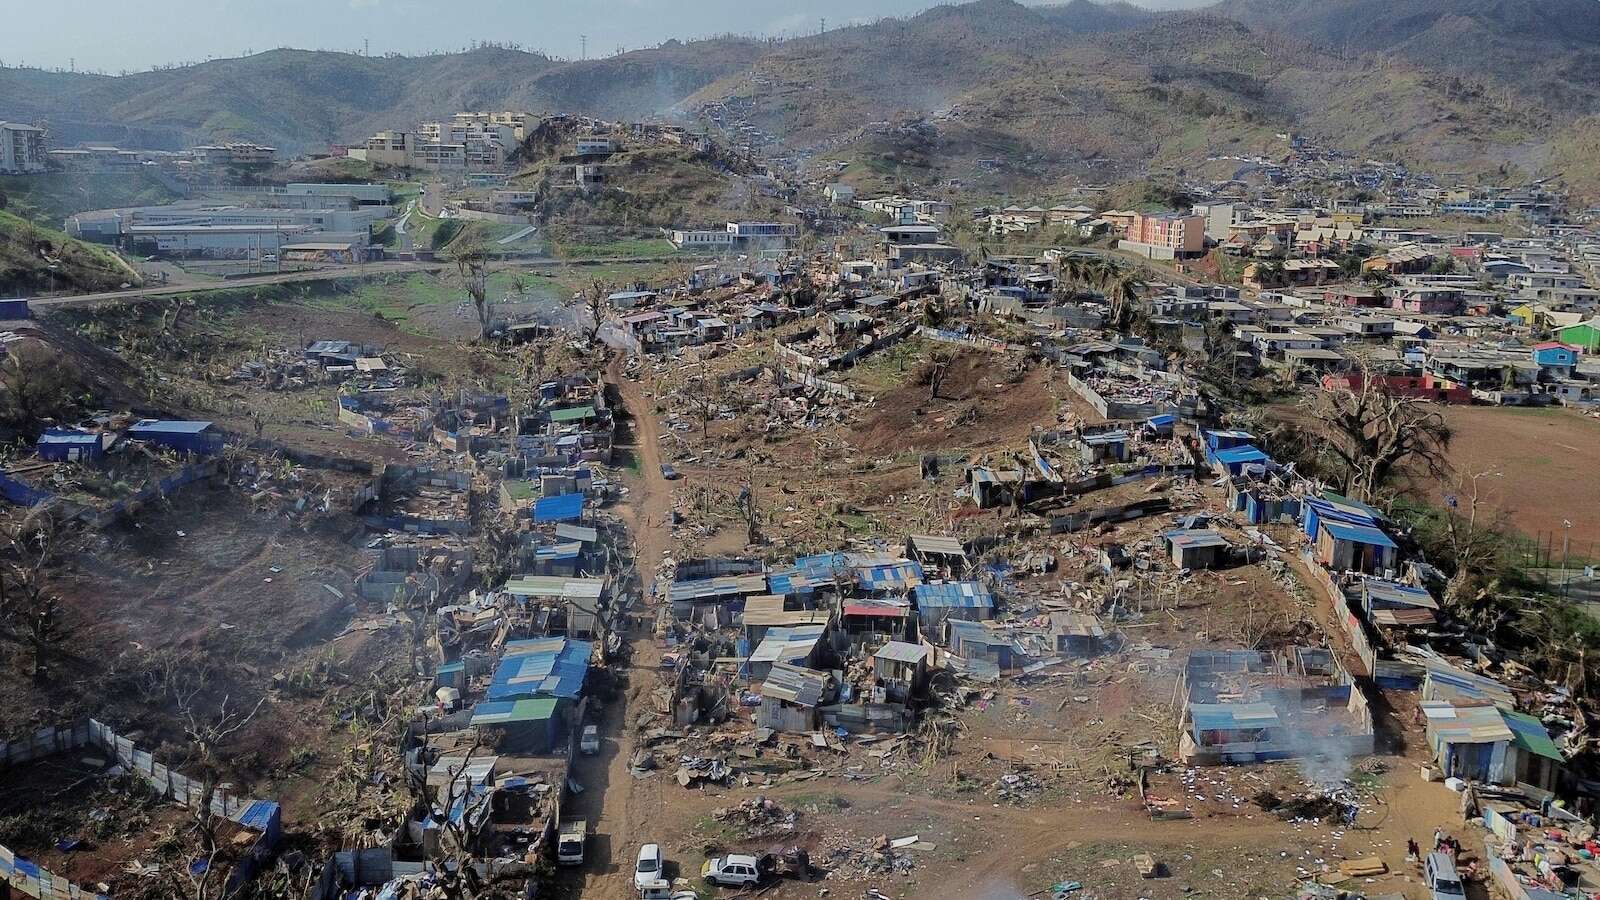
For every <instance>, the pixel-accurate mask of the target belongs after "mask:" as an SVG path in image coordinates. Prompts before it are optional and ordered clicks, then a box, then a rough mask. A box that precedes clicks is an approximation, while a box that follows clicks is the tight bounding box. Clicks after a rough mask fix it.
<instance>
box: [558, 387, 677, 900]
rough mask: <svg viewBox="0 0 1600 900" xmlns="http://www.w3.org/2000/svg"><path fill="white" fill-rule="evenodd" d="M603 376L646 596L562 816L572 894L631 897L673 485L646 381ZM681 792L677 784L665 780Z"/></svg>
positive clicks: (647, 797) (651, 837) (649, 798)
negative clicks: (582, 835)
mask: <svg viewBox="0 0 1600 900" xmlns="http://www.w3.org/2000/svg"><path fill="white" fill-rule="evenodd" d="M606 375H607V380H608V381H610V382H611V383H612V384H614V385H616V388H617V393H618V395H619V396H620V397H621V399H622V405H623V407H624V408H625V409H626V410H627V412H628V415H629V419H630V425H629V430H630V432H631V436H632V446H631V447H628V448H627V449H628V450H629V451H630V452H632V454H633V456H634V459H635V460H637V462H638V465H639V474H638V476H637V477H634V478H630V479H628V489H629V494H628V499H627V503H625V504H623V505H622V506H621V507H619V509H618V513H619V514H620V515H621V516H622V518H623V520H624V521H625V522H627V524H628V526H629V528H630V530H631V531H632V533H633V539H634V556H635V560H636V561H637V566H638V571H639V577H640V580H641V586H642V587H643V588H644V592H645V594H644V600H643V603H642V605H641V606H639V607H636V608H635V615H634V623H633V625H632V626H631V627H630V628H629V629H628V630H627V631H625V632H624V634H625V636H626V638H627V639H628V641H629V645H630V647H631V651H632V652H631V662H630V667H629V668H630V669H631V671H630V672H629V673H628V679H627V686H626V689H625V692H624V694H623V697H622V698H619V700H617V701H615V702H613V703H611V704H610V705H609V706H608V708H607V709H606V711H605V715H604V717H603V719H602V726H601V727H602V732H603V735H602V736H603V738H604V741H603V747H604V749H603V750H602V752H601V753H600V755H599V756H595V757H589V758H580V759H579V761H578V763H577V764H576V766H575V769H574V772H575V777H576V778H577V780H578V782H579V783H580V784H582V785H583V786H584V789H585V790H584V793H583V794H581V795H579V796H578V797H576V798H573V799H572V800H571V801H569V802H568V805H567V812H566V814H567V816H568V817H569V818H570V817H583V818H586V819H587V820H588V822H589V827H590V830H591V831H592V833H593V835H594V836H593V837H592V838H591V839H590V852H589V859H588V861H587V863H586V864H585V865H584V867H583V872H582V873H581V874H577V875H574V876H573V877H572V878H571V879H570V880H569V882H568V887H569V888H570V889H571V890H570V893H571V895H572V896H577V895H578V894H577V892H578V891H580V890H581V895H582V896H583V897H584V898H585V900H587V898H591V897H593V898H614V900H628V898H634V897H637V896H638V895H637V893H636V892H635V891H634V890H633V859H634V856H635V855H636V854H637V853H638V850H639V845H640V844H643V843H647V842H650V841H655V840H659V839H660V836H659V835H655V834H651V833H650V831H649V829H650V823H652V822H657V821H659V820H660V819H661V813H662V810H663V800H662V791H663V790H664V789H665V788H664V787H663V783H664V781H665V780H666V779H665V777H664V776H663V775H662V774H660V773H657V774H655V775H653V776H652V777H650V778H646V779H642V780H640V779H635V778H634V777H633V775H632V773H631V772H630V771H629V763H630V761H631V760H632V758H633V754H634V751H635V750H636V749H637V748H636V744H635V734H634V731H633V729H632V728H631V724H632V722H634V721H635V720H636V719H637V718H638V717H639V715H640V714H641V713H643V712H645V711H647V710H648V709H650V690H651V689H652V688H653V687H654V686H655V683H656V679H655V678H654V677H653V673H654V671H655V670H656V669H657V668H658V667H659V665H660V662H661V651H660V650H659V649H658V648H657V647H656V645H655V642H654V641H653V640H652V639H651V636H650V634H651V630H652V624H651V623H652V622H653V615H652V613H653V610H654V606H653V604H651V603H650V600H651V593H652V589H653V588H654V578H655V572H656V566H658V565H659V564H660V562H661V559H662V556H663V555H664V554H665V553H666V551H667V541H668V531H667V524H666V523H667V516H668V514H669V512H670V511H671V509H672V489H671V486H670V484H669V483H668V482H667V480H666V479H665V478H662V477H661V454H660V450H659V447H658V446H657V440H658V438H659V431H658V429H657V425H656V421H655V416H654V415H653V414H652V413H651V405H650V401H649V398H648V396H647V395H646V393H645V391H644V389H643V387H642V386H641V385H640V384H639V383H638V382H635V381H630V380H628V379H627V378H625V377H623V375H622V366H621V359H620V357H619V358H618V359H615V360H613V362H612V364H611V365H610V367H609V368H608V369H607V370H606ZM670 787H671V789H672V790H678V786H677V783H676V782H673V783H672V784H671V785H670Z"/></svg>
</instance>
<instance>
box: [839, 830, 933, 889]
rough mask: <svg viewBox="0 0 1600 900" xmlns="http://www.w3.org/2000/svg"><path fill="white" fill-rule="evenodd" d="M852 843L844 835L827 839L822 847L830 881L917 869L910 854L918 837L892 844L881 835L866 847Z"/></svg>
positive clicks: (895, 841) (887, 838) (902, 872)
mask: <svg viewBox="0 0 1600 900" xmlns="http://www.w3.org/2000/svg"><path fill="white" fill-rule="evenodd" d="M848 840H849V838H848V837H846V836H843V835H838V836H835V837H832V838H825V839H824V840H823V843H822V846H820V847H819V848H818V851H817V853H818V856H819V857H821V858H822V859H823V860H824V864H823V868H824V869H826V870H827V871H828V877H829V878H830V879H834V878H866V877H870V876H881V875H894V874H904V873H907V872H910V871H911V870H912V869H915V868H916V867H917V863H916V860H914V859H912V858H911V854H910V853H909V852H908V847H909V846H910V844H911V843H915V842H916V838H915V837H912V838H909V839H904V838H902V839H899V840H892V841H891V840H890V839H889V836H888V835H886V834H880V835H878V836H877V837H875V838H873V839H872V842H871V844H870V845H869V846H867V847H865V848H861V847H852V846H850V845H849V844H848V843H847V842H848ZM897 844H898V845H900V846H896V845H897Z"/></svg>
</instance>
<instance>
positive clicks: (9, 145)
mask: <svg viewBox="0 0 1600 900" xmlns="http://www.w3.org/2000/svg"><path fill="white" fill-rule="evenodd" d="M46 159H47V157H46V155H45V151H44V129H43V128H39V127H37V126H34V125H24V124H22V123H21V122H0V173H3V174H6V175H27V174H31V173H34V172H43V171H44V170H45V160H46Z"/></svg>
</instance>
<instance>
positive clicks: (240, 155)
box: [190, 141, 278, 166]
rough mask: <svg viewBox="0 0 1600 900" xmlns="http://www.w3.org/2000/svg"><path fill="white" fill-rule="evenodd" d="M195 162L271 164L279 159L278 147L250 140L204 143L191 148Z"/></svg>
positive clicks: (232, 164) (245, 164) (218, 164)
mask: <svg viewBox="0 0 1600 900" xmlns="http://www.w3.org/2000/svg"><path fill="white" fill-rule="evenodd" d="M190 153H191V155H192V156H193V157H194V160H195V162H198V163H202V164H204V165H208V166H270V165H272V164H273V163H274V162H277V160H278V149H277V148H276V147H265V146H262V145H261V144H252V143H250V142H248V141H235V142H231V143H227V144H202V145H200V146H199V147H193V148H191V149H190Z"/></svg>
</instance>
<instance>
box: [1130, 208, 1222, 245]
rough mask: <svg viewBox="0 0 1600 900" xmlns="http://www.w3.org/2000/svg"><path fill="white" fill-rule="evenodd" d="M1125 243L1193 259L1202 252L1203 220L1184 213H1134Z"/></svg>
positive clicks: (1204, 234) (1204, 223) (1204, 233)
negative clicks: (1166, 251)
mask: <svg viewBox="0 0 1600 900" xmlns="http://www.w3.org/2000/svg"><path fill="white" fill-rule="evenodd" d="M1126 240H1129V241H1132V242H1134V243H1138V244H1146V245H1149V246H1151V247H1157V248H1160V249H1162V250H1168V251H1171V252H1172V254H1173V255H1175V256H1196V255H1199V254H1201V253H1204V252H1205V249H1206V220H1205V217H1204V216H1194V215H1187V214H1184V213H1158V214H1156V215H1145V214H1144V213H1137V214H1135V215H1134V217H1133V221H1131V222H1129V223H1128V229H1127V237H1126Z"/></svg>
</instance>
